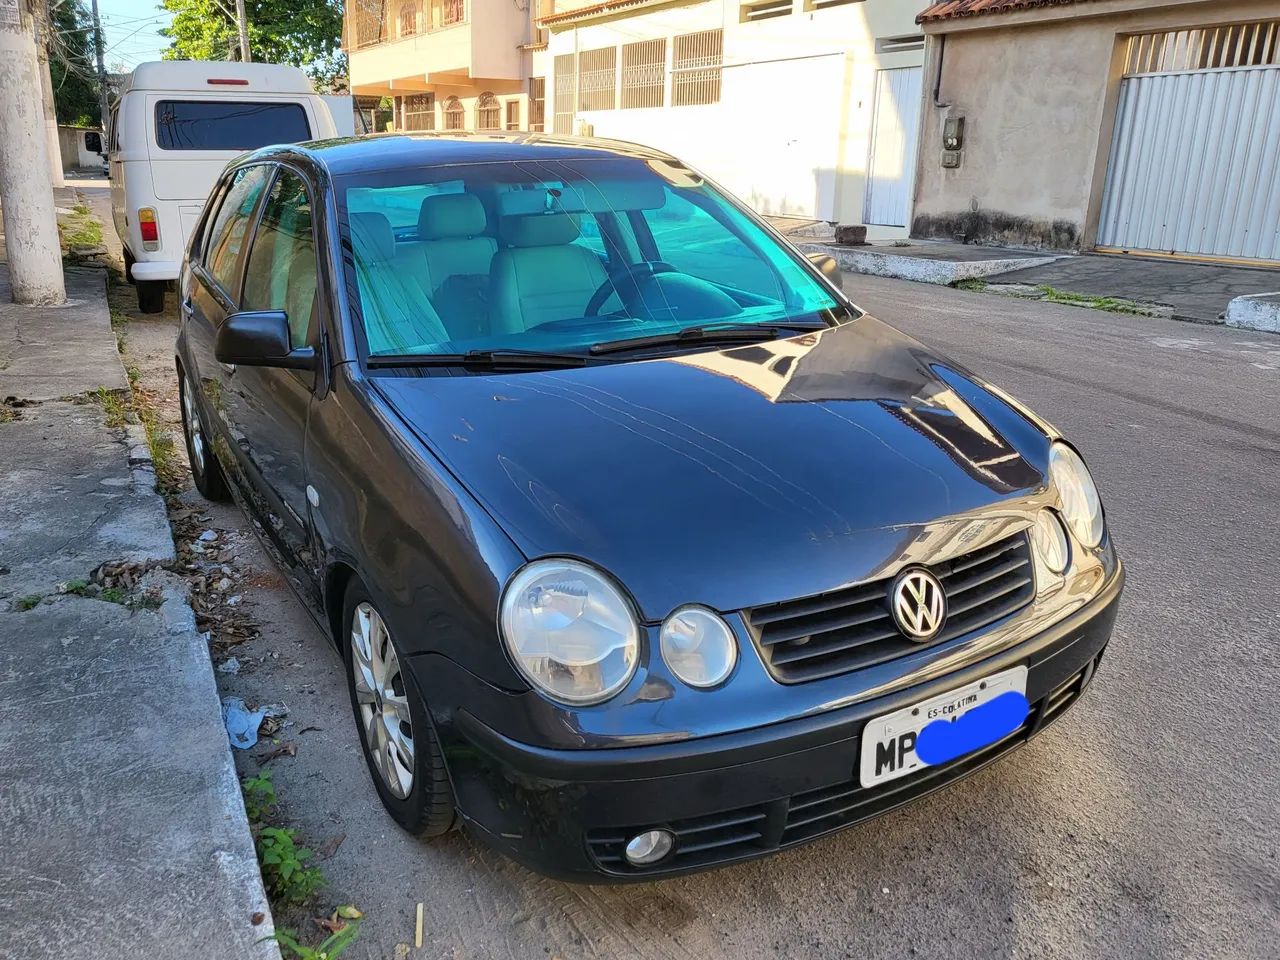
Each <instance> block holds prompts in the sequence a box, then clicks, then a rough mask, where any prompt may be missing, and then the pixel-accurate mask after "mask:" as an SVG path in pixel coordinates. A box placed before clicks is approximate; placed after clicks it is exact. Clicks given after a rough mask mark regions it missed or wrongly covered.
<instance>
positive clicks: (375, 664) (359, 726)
mask: <svg viewBox="0 0 1280 960" xmlns="http://www.w3.org/2000/svg"><path fill="white" fill-rule="evenodd" d="M342 611H343V613H342V625H343V626H342V629H343V630H344V631H346V633H345V635H342V636H339V637H338V638H337V640H338V649H340V650H342V651H343V659H344V660H345V661H346V664H347V689H348V692H349V693H350V695H351V709H352V712H353V714H354V716H355V721H356V731H357V733H358V735H359V737H360V746H361V747H362V748H363V750H364V758H365V762H366V763H367V764H368V766H369V775H370V776H371V777H372V778H373V785H374V788H375V789H376V790H377V791H378V797H379V798H380V799H381V800H382V805H383V806H384V807H386V808H387V812H388V813H389V814H391V818H392V819H393V820H395V822H396V823H398V824H400V826H401V827H403V828H404V829H405V830H406V831H407V832H409V833H411V834H413V835H414V836H415V837H419V838H421V839H426V838H429V837H438V836H440V835H441V834H443V833H448V832H449V831H450V830H451V829H453V826H454V823H455V821H456V820H457V813H456V807H455V803H454V798H453V786H452V785H451V784H450V783H449V774H448V771H447V770H446V769H445V764H444V753H443V752H442V751H441V749H440V743H439V741H438V740H437V739H436V732H435V727H434V726H433V725H432V723H431V717H430V714H429V712H428V710H427V705H426V701H424V700H423V698H422V695H421V693H420V692H419V691H418V688H417V685H416V684H415V683H414V681H413V671H412V670H410V669H409V666H408V664H407V663H406V662H405V660H404V659H403V657H401V656H400V654H399V651H398V650H397V648H396V645H395V642H394V640H393V639H392V638H391V632H390V629H389V628H388V627H387V625H386V622H385V621H384V620H383V619H382V616H381V614H379V613H378V610H377V607H376V605H375V603H374V601H373V599H372V598H371V597H370V596H369V591H368V590H367V589H366V588H365V585H364V584H363V583H362V582H361V581H360V578H359V577H355V576H353V577H352V578H351V582H350V583H349V584H348V585H347V594H346V600H345V602H344V603H343V607H342ZM406 711H407V718H408V722H405V717H406ZM388 730H390V731H391V733H390V735H388V733H387V731H388ZM406 744H407V746H408V752H406V750H405V749H404V748H405V746H406ZM408 753H411V754H412V756H409V755H408Z"/></svg>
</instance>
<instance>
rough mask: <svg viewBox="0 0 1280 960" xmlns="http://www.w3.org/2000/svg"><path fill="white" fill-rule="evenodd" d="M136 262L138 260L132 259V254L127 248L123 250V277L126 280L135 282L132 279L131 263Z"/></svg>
mask: <svg viewBox="0 0 1280 960" xmlns="http://www.w3.org/2000/svg"><path fill="white" fill-rule="evenodd" d="M137 262H138V261H136V260H134V259H133V254H132V253H130V252H129V251H128V250H125V252H124V278H125V280H126V281H128V282H129V283H137V281H136V280H134V279H133V265H134V264H135V263H137Z"/></svg>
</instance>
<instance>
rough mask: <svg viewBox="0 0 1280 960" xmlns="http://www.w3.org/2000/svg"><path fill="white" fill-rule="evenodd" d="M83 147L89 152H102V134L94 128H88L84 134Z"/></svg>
mask: <svg viewBox="0 0 1280 960" xmlns="http://www.w3.org/2000/svg"><path fill="white" fill-rule="evenodd" d="M84 148H85V149H86V150H88V151H89V152H90V153H101V152H102V136H101V135H100V134H99V133H98V131H96V130H90V131H89V132H88V133H86V134H85V135H84Z"/></svg>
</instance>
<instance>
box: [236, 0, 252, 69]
mask: <svg viewBox="0 0 1280 960" xmlns="http://www.w3.org/2000/svg"><path fill="white" fill-rule="evenodd" d="M236 26H237V27H238V28H239V30H240V61H241V62H242V63H249V62H251V61H252V60H253V57H252V56H251V55H250V53H249V17H248V16H247V15H246V14H245V12H244V0H236Z"/></svg>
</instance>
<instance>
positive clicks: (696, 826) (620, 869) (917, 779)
mask: <svg viewBox="0 0 1280 960" xmlns="http://www.w3.org/2000/svg"><path fill="white" fill-rule="evenodd" d="M1101 658H1102V656H1101V654H1099V655H1098V656H1097V657H1095V658H1094V659H1093V660H1091V661H1090V662H1089V663H1088V664H1086V665H1085V667H1084V669H1082V670H1081V671H1080V672H1079V673H1077V674H1075V675H1074V676H1072V677H1071V678H1070V679H1068V680H1066V681H1065V682H1063V683H1062V684H1060V685H1059V686H1058V687H1056V688H1055V689H1054V690H1052V691H1051V692H1050V693H1049V694H1048V695H1047V696H1045V697H1043V698H1041V699H1040V700H1039V701H1037V702H1036V703H1035V704H1033V705H1032V708H1031V711H1030V712H1029V713H1028V714H1027V719H1026V722H1024V723H1023V724H1022V726H1020V727H1019V728H1018V729H1017V730H1014V731H1013V732H1012V733H1010V734H1009V735H1008V736H1006V737H1004V738H1003V739H1002V740H999V741H997V742H995V743H993V744H989V745H988V746H986V747H983V748H982V749H980V750H976V751H974V752H973V753H970V754H966V755H965V756H963V757H960V758H959V759H957V760H953V761H952V762H950V763H946V764H942V765H941V766H937V767H926V768H924V769H923V770H920V771H918V772H916V773H913V774H911V775H910V776H906V777H902V778H900V779H898V780H891V781H889V782H888V783H884V784H881V785H880V786H877V787H870V788H864V787H863V786H862V785H861V783H860V782H859V780H858V778H857V777H856V776H855V777H854V778H853V779H852V780H847V781H844V782H842V783H835V784H831V785H829V786H824V787H819V788H817V789H815V790H806V791H804V792H802V793H797V794H793V795H792V796H790V797H782V798H780V799H778V800H771V801H769V802H767V803H762V804H757V805H755V806H751V807H741V808H739V809H736V810H727V811H725V812H723V813H717V814H712V815H710V816H705V817H698V818H696V819H690V820H678V821H674V822H672V823H668V824H655V825H650V826H640V827H635V828H632V829H628V830H608V831H593V832H592V833H590V834H588V836H587V844H588V847H589V849H590V850H591V853H592V855H593V856H594V857H595V859H596V861H597V863H599V864H600V866H601V867H602V868H603V869H604V870H606V871H608V872H609V873H614V874H661V873H667V872H671V871H678V870H684V869H688V868H690V867H695V866H709V865H711V864H720V863H727V862H729V861H731V860H739V859H743V858H746V857H750V856H752V855H753V854H759V853H762V852H764V851H767V850H776V849H780V848H783V847H789V846H794V845H795V844H799V843H804V842H805V841H807V840H813V839H816V838H817V837H820V836H822V835H823V834H827V833H831V832H832V831H835V830H839V829H841V828H843V827H848V826H852V825H853V824H855V823H858V822H860V821H862V820H867V819H869V818H871V817H874V816H876V815H877V814H881V813H885V812H887V811H889V810H892V809H893V808H894V807H897V806H901V805H902V804H904V803H907V802H909V801H911V800H914V799H916V798H917V797H921V796H924V795H925V794H927V793H932V792H933V791H934V790H937V789H938V788H939V787H942V786H945V785H946V784H948V783H951V782H952V781H955V780H959V779H961V778H962V777H964V776H966V775H967V774H970V773H973V772H974V771H976V770H978V769H979V768H981V767H984V766H986V765H987V764H988V763H991V762H992V761H993V760H995V759H997V758H998V757H1001V756H1003V755H1004V754H1006V753H1008V752H1009V751H1011V750H1013V749H1014V748H1015V747H1017V746H1019V745H1021V744H1023V743H1026V742H1027V741H1028V740H1029V739H1031V737H1033V736H1034V735H1035V734H1037V733H1039V732H1040V731H1041V730H1043V729H1044V728H1045V727H1046V726H1047V725H1048V724H1050V723H1052V722H1053V721H1055V720H1057V719H1058V718H1059V717H1061V716H1062V715H1063V713H1064V712H1065V711H1066V709H1067V708H1068V707H1069V706H1071V704H1073V703H1074V702H1075V701H1076V700H1077V699H1078V698H1079V697H1080V695H1081V694H1082V693H1084V690H1085V688H1086V687H1087V686H1088V684H1089V681H1090V680H1092V679H1093V675H1094V672H1095V670H1096V668H1097V665H1098V662H1099V661H1100V660H1101ZM653 826H666V827H667V828H668V829H670V830H672V831H674V832H675V834H676V848H675V851H674V852H673V853H672V854H671V856H670V857H669V858H668V859H666V860H664V861H662V862H661V863H658V864H655V865H653V866H649V867H633V866H631V865H630V864H628V863H627V861H626V860H625V858H624V857H623V848H624V847H625V845H626V842H627V839H629V838H630V837H633V836H635V835H636V834H637V833H639V832H640V831H642V830H649V829H652V827H653Z"/></svg>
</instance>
